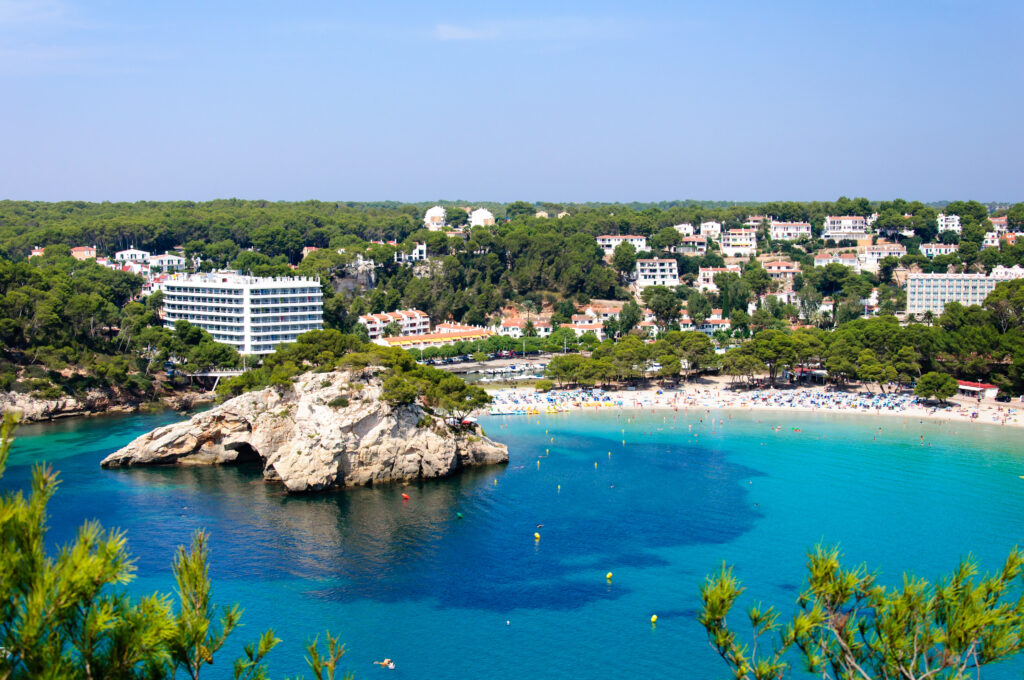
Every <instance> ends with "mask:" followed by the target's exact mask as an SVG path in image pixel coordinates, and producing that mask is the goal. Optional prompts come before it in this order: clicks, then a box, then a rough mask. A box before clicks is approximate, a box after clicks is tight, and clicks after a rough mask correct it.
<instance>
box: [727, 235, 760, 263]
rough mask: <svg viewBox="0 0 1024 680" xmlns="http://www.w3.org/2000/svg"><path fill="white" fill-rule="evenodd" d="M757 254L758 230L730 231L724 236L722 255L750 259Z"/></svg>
mask: <svg viewBox="0 0 1024 680" xmlns="http://www.w3.org/2000/svg"><path fill="white" fill-rule="evenodd" d="M756 252H757V229H729V230H728V231H726V232H725V233H724V234H722V254H723V255H725V256H726V257H749V256H751V255H753V254H754V253H756Z"/></svg>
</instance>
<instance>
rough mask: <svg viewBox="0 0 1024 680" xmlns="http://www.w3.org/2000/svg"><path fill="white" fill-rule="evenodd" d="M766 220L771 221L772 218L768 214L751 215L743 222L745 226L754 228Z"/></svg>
mask: <svg viewBox="0 0 1024 680" xmlns="http://www.w3.org/2000/svg"><path fill="white" fill-rule="evenodd" d="M765 222H771V218H770V217H768V216H767V215H751V216H750V217H748V218H747V221H746V222H744V223H743V226H744V227H753V228H754V229H756V228H758V227H760V226H761V225H762V224H764V223H765Z"/></svg>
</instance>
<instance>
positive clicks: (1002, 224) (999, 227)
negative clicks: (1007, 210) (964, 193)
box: [988, 215, 1010, 234]
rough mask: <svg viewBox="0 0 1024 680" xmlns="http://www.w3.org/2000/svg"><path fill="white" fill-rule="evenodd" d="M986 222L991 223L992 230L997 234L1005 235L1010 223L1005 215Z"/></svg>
mask: <svg viewBox="0 0 1024 680" xmlns="http://www.w3.org/2000/svg"><path fill="white" fill-rule="evenodd" d="M988 221H989V222H991V223H992V228H993V229H995V232H996V233H997V234H1005V233H1006V232H1007V231H1009V229H1010V221H1009V219H1007V217H1006V215H1003V216H1002V217H990V218H988Z"/></svg>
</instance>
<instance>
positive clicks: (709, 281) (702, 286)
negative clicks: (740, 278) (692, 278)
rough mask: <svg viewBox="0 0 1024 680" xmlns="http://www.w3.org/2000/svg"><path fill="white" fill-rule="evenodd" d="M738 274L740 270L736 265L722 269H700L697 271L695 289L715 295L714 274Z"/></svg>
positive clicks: (716, 289) (716, 288) (716, 290)
mask: <svg viewBox="0 0 1024 680" xmlns="http://www.w3.org/2000/svg"><path fill="white" fill-rule="evenodd" d="M740 273H741V270H740V266H739V265H738V264H730V265H726V266H724V267H701V268H700V269H698V270H697V288H698V289H699V290H702V291H709V292H712V293H717V292H718V286H716V285H715V275H716V274H736V275H739V274H740Z"/></svg>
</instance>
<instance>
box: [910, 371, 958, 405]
mask: <svg viewBox="0 0 1024 680" xmlns="http://www.w3.org/2000/svg"><path fill="white" fill-rule="evenodd" d="M958 389H959V388H958V385H957V382H956V379H954V378H953V376H951V375H949V374H948V373H939V372H937V371H932V372H930V373H925V374H924V375H922V376H921V379H920V380H918V381H917V386H916V387H915V388H914V394H916V395H917V396H919V397H921V398H923V399H930V398H931V397H935V398H936V399H938V400H939V401H946V399H949V398H950V397H952V396H953V395H954V394H956V393H957V390H958Z"/></svg>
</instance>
